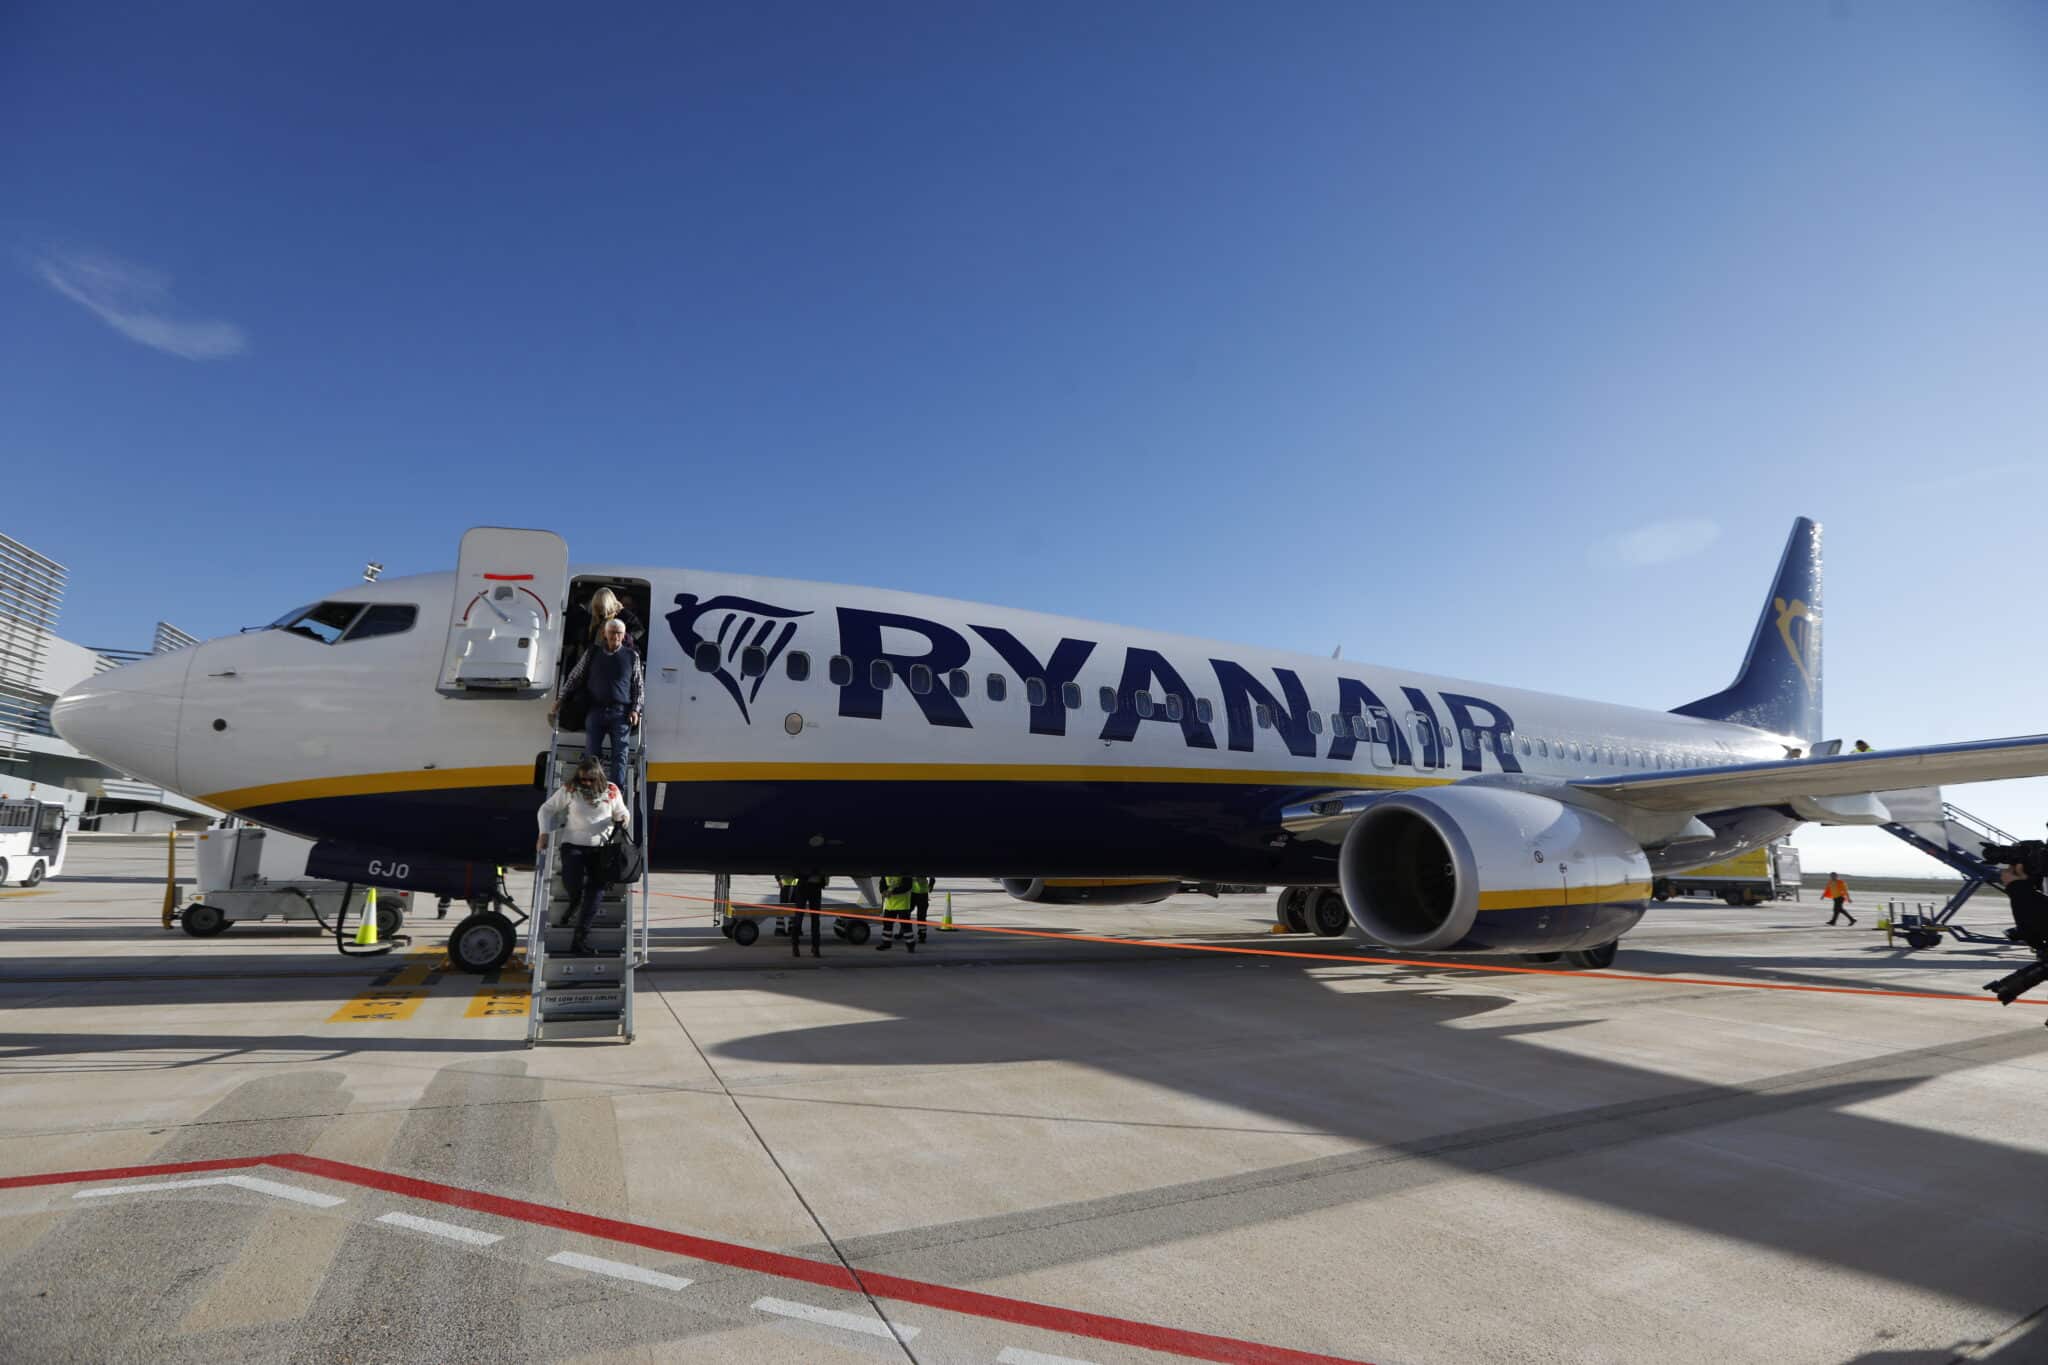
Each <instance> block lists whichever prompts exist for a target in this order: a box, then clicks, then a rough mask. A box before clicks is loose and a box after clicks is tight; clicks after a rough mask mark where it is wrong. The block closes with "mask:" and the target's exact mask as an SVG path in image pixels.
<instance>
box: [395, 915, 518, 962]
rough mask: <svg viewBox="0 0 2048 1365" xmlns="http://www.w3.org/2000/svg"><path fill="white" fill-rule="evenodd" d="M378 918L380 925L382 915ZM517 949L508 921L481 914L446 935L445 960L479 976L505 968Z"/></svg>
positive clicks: (515, 939) (499, 917)
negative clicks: (446, 958) (446, 948)
mask: <svg viewBox="0 0 2048 1365" xmlns="http://www.w3.org/2000/svg"><path fill="white" fill-rule="evenodd" d="M377 918H378V920H379V921H380V922H381V921H382V919H383V918H384V917H383V915H382V913H381V912H380V913H379V915H378V916H377ZM518 946H519V935H518V934H517V933H515V932H514V931H513V929H512V921H511V920H509V919H506V918H505V917H504V916H503V915H501V914H499V913H498V912H497V911H495V910H480V911H478V912H477V913H475V914H473V915H470V916H469V917H468V918H466V919H464V920H463V921H462V923H460V924H458V925H456V926H455V931H454V932H453V933H451V934H449V935H448V960H449V961H450V962H453V963H454V964H455V966H456V968H457V970H460V971H465V972H472V973H474V974H476V975H478V976H482V975H483V974H484V973H485V972H495V971H496V970H498V968H500V967H502V966H504V965H505V964H506V963H507V962H508V961H510V960H511V957H512V950H513V949H514V948H516V947H518Z"/></svg>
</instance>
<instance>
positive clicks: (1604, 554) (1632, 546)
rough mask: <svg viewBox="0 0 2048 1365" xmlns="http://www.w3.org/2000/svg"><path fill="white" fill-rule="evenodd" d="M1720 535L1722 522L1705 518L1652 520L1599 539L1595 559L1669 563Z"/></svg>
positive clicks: (1697, 550)
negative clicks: (1604, 538)
mask: <svg viewBox="0 0 2048 1365" xmlns="http://www.w3.org/2000/svg"><path fill="white" fill-rule="evenodd" d="M1720 538H1721V523H1719V522H1717V521H1709V520H1707V519H1706V518H1705V517H1687V518H1683V519H1681V520H1678V521H1653V522H1650V523H1649V524H1648V525H1646V526H1638V527H1636V528H1635V530H1633V531H1624V532H1622V533H1621V534H1620V535H1618V536H1612V537H1609V538H1608V539H1606V540H1604V541H1601V542H1600V543H1599V545H1598V546H1596V547H1595V553H1594V558H1595V559H1596V560H1599V561H1604V562H1606V563H1610V564H1627V565H1632V566H1642V565H1648V564H1669V563H1671V562H1672V561H1673V560H1677V559H1687V558H1690V557H1691V556H1693V555H1696V554H1700V553H1703V552H1704V551H1706V550H1707V549H1709V548H1711V547H1712V545H1713V544H1714V542H1715V541H1717V540H1719V539H1720Z"/></svg>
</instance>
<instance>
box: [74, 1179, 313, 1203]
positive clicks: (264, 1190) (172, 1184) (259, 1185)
mask: <svg viewBox="0 0 2048 1365" xmlns="http://www.w3.org/2000/svg"><path fill="white" fill-rule="evenodd" d="M202 1185H233V1186H234V1187H235V1188H236V1189H241V1190H253V1191H255V1192H256V1193H257V1194H267V1195H270V1196H271V1197H273V1198H276V1199H289V1200H291V1201H292V1202H293V1203H295V1204H310V1205H312V1206H313V1207H314V1208H316V1209H331V1208H333V1207H334V1206H335V1205H336V1204H346V1203H347V1202H348V1201H347V1200H346V1199H343V1198H341V1197H340V1196H339V1195H333V1194H320V1193H317V1192H316V1191H313V1190H302V1189H300V1188H299V1187H298V1186H297V1185H286V1184H283V1183H281V1182H279V1181H276V1180H265V1179H264V1178H263V1177H262V1176H257V1175H203V1176H200V1177H198V1178H197V1179H194V1180H157V1181H152V1182H151V1183H149V1184H147V1185H109V1186H106V1187H105V1188H103V1189H97V1190H80V1191H78V1192H77V1193H76V1194H74V1195H72V1196H71V1197H72V1198H73V1199H104V1198H106V1197H107V1196H108V1195H115V1194H154V1193H155V1192H156V1191H158V1190H192V1189H197V1188H199V1187H200V1186H202Z"/></svg>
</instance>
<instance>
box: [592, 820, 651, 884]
mask: <svg viewBox="0 0 2048 1365" xmlns="http://www.w3.org/2000/svg"><path fill="white" fill-rule="evenodd" d="M645 863H646V859H645V858H644V857H643V856H642V854H641V852H640V845H638V844H636V843H634V842H633V841H632V840H631V839H628V838H627V837H626V827H625V826H624V825H613V826H612V832H611V834H610V836H609V837H607V838H606V839H605V841H604V856H603V859H602V862H601V865H602V866H603V868H604V879H605V881H607V882H609V883H611V884H612V885H614V886H616V885H618V884H619V883H621V882H637V881H639V880H640V872H641V869H642V867H643V866H644V865H645Z"/></svg>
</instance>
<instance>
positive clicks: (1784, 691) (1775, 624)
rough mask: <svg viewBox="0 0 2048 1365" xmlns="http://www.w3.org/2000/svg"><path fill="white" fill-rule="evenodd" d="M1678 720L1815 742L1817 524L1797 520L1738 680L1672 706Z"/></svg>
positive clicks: (1817, 723) (1817, 732) (1818, 727)
mask: <svg viewBox="0 0 2048 1365" xmlns="http://www.w3.org/2000/svg"><path fill="white" fill-rule="evenodd" d="M1672 711H1673V714H1674V715H1680V716H1697V717H1699V718H1700V719H1701V720H1725V721H1731V722H1733V723H1734V724H1737V725H1754V726H1756V727H1757V728H1758V729H1761V730H1775V731H1777V732H1778V733H1779V734H1784V735H1794V736H1797V737H1798V738H1800V739H1802V740H1804V741H1805V742H1806V743H1808V744H1812V743H1814V742H1815V741H1817V740H1818V739H1819V738H1820V737H1821V721H1820V527H1819V526H1818V525H1817V524H1816V523H1814V522H1813V521H1812V520H1810V519H1809V518H1806V517H1801V518H1799V519H1798V520H1797V521H1795V522H1793V523H1792V537H1791V539H1789V540H1787V541H1786V542H1785V557H1784V558H1783V559H1781V560H1779V561H1778V576H1777V577H1776V578H1775V579H1773V580H1772V581H1771V594H1770V596H1769V597H1766V598H1765V599H1764V609H1763V614H1762V615H1761V616H1759V617H1757V622H1756V634H1754V635H1752V636H1751V637H1750V640H1749V656H1748V657H1747V658H1745V659H1744V660H1743V661H1742V671H1741V672H1740V673H1738V674H1736V675H1735V681H1734V682H1732V683H1730V684H1728V686H1726V687H1724V688H1722V689H1721V690H1720V691H1719V692H1716V693H1714V695H1713V696H1711V697H1701V698H1700V699H1699V700H1698V701H1694V702H1687V703H1686V704H1685V705H1684V706H1678V707H1674V708H1672Z"/></svg>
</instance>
